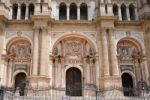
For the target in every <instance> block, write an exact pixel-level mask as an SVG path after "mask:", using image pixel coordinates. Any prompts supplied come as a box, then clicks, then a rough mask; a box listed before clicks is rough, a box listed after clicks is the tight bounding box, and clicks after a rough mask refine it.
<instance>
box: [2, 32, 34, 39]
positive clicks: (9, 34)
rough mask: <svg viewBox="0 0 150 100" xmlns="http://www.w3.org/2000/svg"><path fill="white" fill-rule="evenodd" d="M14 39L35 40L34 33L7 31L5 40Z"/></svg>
mask: <svg viewBox="0 0 150 100" xmlns="http://www.w3.org/2000/svg"><path fill="white" fill-rule="evenodd" d="M12 37H27V38H29V39H30V40H32V38H33V32H32V31H6V33H5V38H6V39H10V38H12Z"/></svg>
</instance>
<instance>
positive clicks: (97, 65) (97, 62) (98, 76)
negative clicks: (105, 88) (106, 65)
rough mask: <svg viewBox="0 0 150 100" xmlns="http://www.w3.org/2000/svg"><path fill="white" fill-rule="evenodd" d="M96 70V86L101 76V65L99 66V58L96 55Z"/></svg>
mask: <svg viewBox="0 0 150 100" xmlns="http://www.w3.org/2000/svg"><path fill="white" fill-rule="evenodd" d="M95 72H96V86H99V78H100V74H101V73H100V66H99V59H98V57H96V59H95Z"/></svg>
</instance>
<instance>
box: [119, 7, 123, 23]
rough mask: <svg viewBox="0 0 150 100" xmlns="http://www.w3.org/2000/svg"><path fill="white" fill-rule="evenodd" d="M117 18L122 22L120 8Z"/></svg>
mask: <svg viewBox="0 0 150 100" xmlns="http://www.w3.org/2000/svg"><path fill="white" fill-rule="evenodd" d="M118 16H119V20H120V21H122V15H121V8H120V7H118Z"/></svg>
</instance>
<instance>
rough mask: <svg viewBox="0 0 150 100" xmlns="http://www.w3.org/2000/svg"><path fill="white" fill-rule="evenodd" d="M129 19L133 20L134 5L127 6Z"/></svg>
mask: <svg viewBox="0 0 150 100" xmlns="http://www.w3.org/2000/svg"><path fill="white" fill-rule="evenodd" d="M129 13H130V19H131V20H135V7H134V5H132V4H131V5H130V6H129Z"/></svg>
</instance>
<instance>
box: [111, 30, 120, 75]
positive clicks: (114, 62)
mask: <svg viewBox="0 0 150 100" xmlns="http://www.w3.org/2000/svg"><path fill="white" fill-rule="evenodd" d="M109 42H110V43H109V46H110V59H111V71H112V75H113V76H115V75H119V68H118V60H117V52H116V50H117V49H116V46H115V36H114V29H109Z"/></svg>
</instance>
